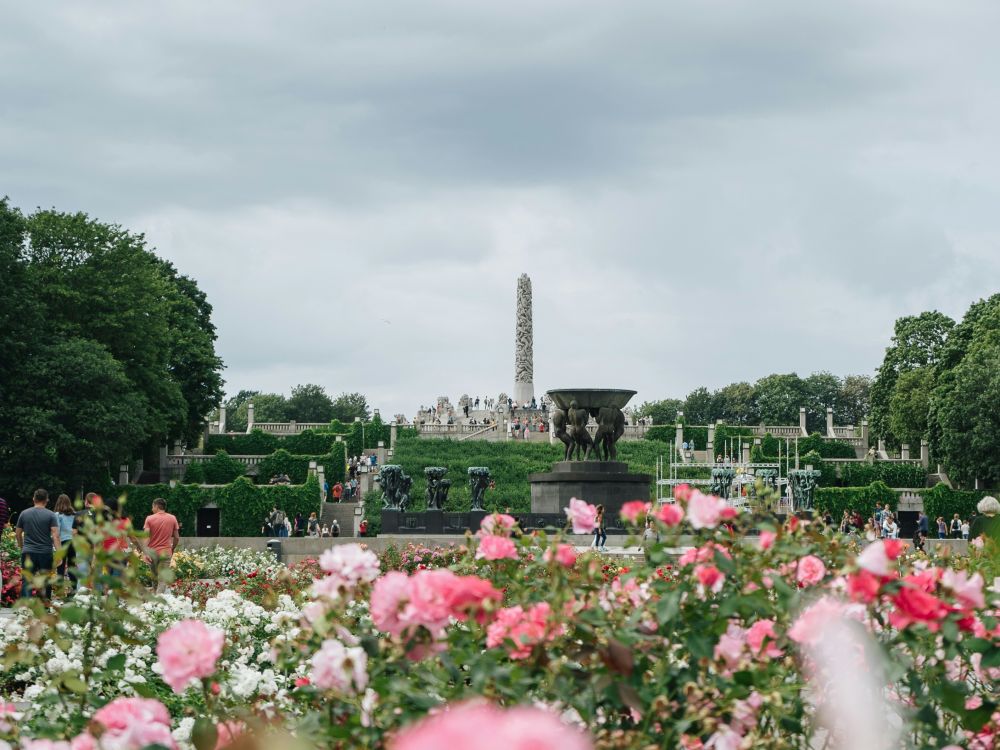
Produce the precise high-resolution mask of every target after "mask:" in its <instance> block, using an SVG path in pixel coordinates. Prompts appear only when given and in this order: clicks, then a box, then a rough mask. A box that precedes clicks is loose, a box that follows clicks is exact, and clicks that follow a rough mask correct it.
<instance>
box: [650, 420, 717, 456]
mask: <svg viewBox="0 0 1000 750" xmlns="http://www.w3.org/2000/svg"><path fill="white" fill-rule="evenodd" d="M645 437H646V440H652V441H654V442H659V443H672V442H673V441H674V439H675V438H676V437H677V425H676V424H669V425H668V424H658V425H653V426H652V427H650V428H649V429H648V430H646V436H645ZM692 440H693V441H694V449H695V450H699V451H703V450H705V445H706V444H707V443H708V428H707V427H689V426H687V425H684V442H686V443H687V444H688V445H689V446H690V445H691V441H692Z"/></svg>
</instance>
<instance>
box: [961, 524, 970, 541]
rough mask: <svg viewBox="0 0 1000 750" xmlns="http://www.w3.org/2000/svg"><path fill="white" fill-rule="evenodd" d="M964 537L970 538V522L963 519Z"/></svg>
mask: <svg viewBox="0 0 1000 750" xmlns="http://www.w3.org/2000/svg"><path fill="white" fill-rule="evenodd" d="M962 539H965V540H966V541H968V540H969V522H968V521H962Z"/></svg>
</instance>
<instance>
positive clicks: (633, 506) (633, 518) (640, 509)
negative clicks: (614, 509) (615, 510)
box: [619, 500, 650, 526]
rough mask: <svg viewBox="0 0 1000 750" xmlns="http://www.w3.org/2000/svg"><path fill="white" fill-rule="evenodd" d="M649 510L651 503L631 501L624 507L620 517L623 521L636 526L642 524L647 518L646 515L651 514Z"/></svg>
mask: <svg viewBox="0 0 1000 750" xmlns="http://www.w3.org/2000/svg"><path fill="white" fill-rule="evenodd" d="M649 508H650V505H649V503H644V502H643V501H642V500H629V501H628V502H627V503H624V504H623V505H622V509H621V511H620V512H619V515H620V516H621V519H622V520H623V521H625V522H626V523H630V524H632V525H633V526H635V525H637V524H639V523H641V522H642V520H643V519H644V518H645V517H646V514H647V513H649Z"/></svg>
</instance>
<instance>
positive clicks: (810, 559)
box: [795, 555, 826, 586]
mask: <svg viewBox="0 0 1000 750" xmlns="http://www.w3.org/2000/svg"><path fill="white" fill-rule="evenodd" d="M825 575H826V566H825V565H824V564H823V561H822V560H820V559H819V558H818V557H816V556H815V555H806V556H805V557H803V558H801V559H800V560H799V564H798V569H797V570H796V573H795V578H796V580H797V581H798V582H799V583H800V584H802V585H803V586H815V585H816V584H817V583H819V582H820V581H822V580H823V576H825Z"/></svg>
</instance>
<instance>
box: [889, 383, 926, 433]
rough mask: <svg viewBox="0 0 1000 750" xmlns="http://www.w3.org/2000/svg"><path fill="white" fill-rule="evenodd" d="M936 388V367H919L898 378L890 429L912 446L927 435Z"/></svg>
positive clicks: (893, 396)
mask: <svg viewBox="0 0 1000 750" xmlns="http://www.w3.org/2000/svg"><path fill="white" fill-rule="evenodd" d="M933 390H934V369H933V368H931V367H920V368H917V369H916V370H910V371H909V372H904V373H903V374H901V375H900V376H899V377H898V378H897V379H896V386H895V387H894V388H893V389H892V398H891V399H890V401H889V429H891V430H892V434H893V435H895V436H896V437H897V438H898V439H899V441H900V443H908V444H909V445H910V447H911V448H912V449H916V448H917V446H919V445H920V441H921V440H922V439H924V438H926V437H927V415H928V412H929V409H930V399H931V394H932V393H933Z"/></svg>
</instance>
